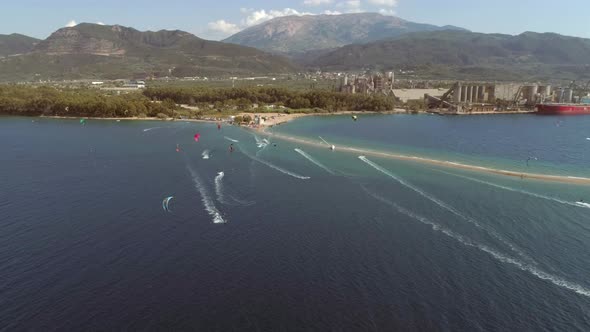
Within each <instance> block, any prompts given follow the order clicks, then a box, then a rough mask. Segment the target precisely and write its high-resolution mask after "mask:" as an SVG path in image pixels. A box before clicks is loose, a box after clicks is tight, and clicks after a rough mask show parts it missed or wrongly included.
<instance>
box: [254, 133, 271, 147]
mask: <svg viewBox="0 0 590 332" xmlns="http://www.w3.org/2000/svg"><path fill="white" fill-rule="evenodd" d="M254 139H255V140H256V146H258V147H259V148H265V147H266V146H267V145H268V143H269V142H268V140H267V139H266V138H264V139H260V137H258V136H256V135H254Z"/></svg>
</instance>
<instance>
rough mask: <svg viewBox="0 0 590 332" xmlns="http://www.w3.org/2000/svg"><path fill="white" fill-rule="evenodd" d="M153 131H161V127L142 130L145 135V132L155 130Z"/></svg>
mask: <svg viewBox="0 0 590 332" xmlns="http://www.w3.org/2000/svg"><path fill="white" fill-rule="evenodd" d="M155 129H162V127H153V128H146V129H144V130H143V132H144V133H145V132H148V131H152V130H155Z"/></svg>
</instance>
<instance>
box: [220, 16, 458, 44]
mask: <svg viewBox="0 0 590 332" xmlns="http://www.w3.org/2000/svg"><path fill="white" fill-rule="evenodd" d="M440 30H464V29H462V28H458V27H454V26H443V27H439V26H435V25H430V24H421V23H414V22H409V21H406V20H403V19H401V18H399V17H394V16H385V15H381V14H377V13H359V14H343V15H305V16H284V17H277V18H274V19H272V20H269V21H267V22H264V23H262V24H259V25H256V26H253V27H250V28H247V29H245V30H243V31H241V32H238V33H236V34H235V35H233V36H231V37H229V38H227V39H225V40H224V42H227V43H233V44H238V45H244V46H251V47H256V48H258V49H261V50H265V51H269V52H274V53H286V54H291V53H302V52H308V51H318V50H325V49H333V48H337V47H341V46H345V45H349V44H359V43H368V42H371V41H376V40H380V39H385V38H392V37H396V36H400V35H403V34H407V33H411V32H421V31H440Z"/></svg>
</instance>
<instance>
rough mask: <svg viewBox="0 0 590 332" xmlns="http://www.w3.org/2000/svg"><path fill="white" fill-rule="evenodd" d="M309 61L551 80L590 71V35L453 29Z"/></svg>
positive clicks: (326, 66)
mask: <svg viewBox="0 0 590 332" xmlns="http://www.w3.org/2000/svg"><path fill="white" fill-rule="evenodd" d="M307 60H308V61H307V62H305V63H304V64H305V65H306V66H312V67H318V68H322V69H323V70H328V71H330V70H338V71H348V70H359V69H393V68H420V67H422V68H424V67H430V69H433V68H435V69H437V70H438V71H440V70H441V69H444V70H446V71H451V72H454V75H458V76H463V75H459V74H461V73H463V74H469V72H472V73H473V74H474V75H473V76H484V77H480V79H483V78H485V76H487V77H490V76H492V77H494V78H501V77H507V76H510V77H511V78H513V79H518V78H522V77H520V76H521V75H525V76H527V77H537V78H546V79H550V78H551V75H556V76H560V75H561V74H564V73H565V74H567V73H568V72H569V74H579V75H582V76H583V75H589V68H588V65H589V64H590V39H584V38H577V37H567V36H562V35H558V34H554V33H534V32H525V33H522V34H520V35H516V36H511V35H502V34H483V33H474V32H468V31H451V30H447V31H434V32H420V33H410V34H405V35H402V36H398V37H395V38H391V39H387V40H381V41H376V42H372V43H367V44H362V45H348V46H344V47H341V48H338V49H336V50H333V51H330V52H327V53H324V54H320V55H319V56H317V57H315V58H314V57H309V58H308V59H307ZM560 72H562V73H560ZM543 75H544V76H547V77H543ZM443 76H444V75H443ZM469 76H470V75H467V76H466V77H469ZM572 77H573V78H575V76H572Z"/></svg>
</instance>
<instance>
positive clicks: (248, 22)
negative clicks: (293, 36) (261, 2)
mask: <svg viewBox="0 0 590 332" xmlns="http://www.w3.org/2000/svg"><path fill="white" fill-rule="evenodd" d="M242 13H244V14H247V15H248V16H247V17H246V18H245V19H243V20H242V25H243V26H245V27H250V26H253V25H256V24H260V23H262V22H265V21H268V20H271V19H273V18H277V17H282V16H291V15H294V16H303V15H313V13H306V12H300V11H297V10H295V9H292V8H285V9H282V10H272V9H271V10H269V11H266V10H264V9H261V10H253V9H244V8H242Z"/></svg>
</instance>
